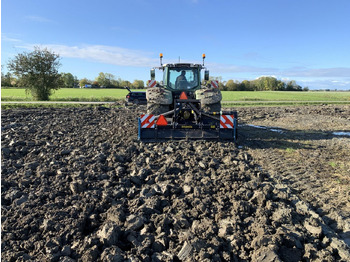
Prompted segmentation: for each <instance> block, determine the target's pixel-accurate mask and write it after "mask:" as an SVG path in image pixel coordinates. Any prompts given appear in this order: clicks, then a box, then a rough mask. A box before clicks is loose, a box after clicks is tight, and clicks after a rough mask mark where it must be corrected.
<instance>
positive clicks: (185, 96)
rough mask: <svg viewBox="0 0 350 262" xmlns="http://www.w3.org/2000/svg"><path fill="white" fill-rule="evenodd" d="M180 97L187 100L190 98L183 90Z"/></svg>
mask: <svg viewBox="0 0 350 262" xmlns="http://www.w3.org/2000/svg"><path fill="white" fill-rule="evenodd" d="M180 99H182V100H187V99H188V97H187V95H186V93H185V92H182V93H181V95H180Z"/></svg>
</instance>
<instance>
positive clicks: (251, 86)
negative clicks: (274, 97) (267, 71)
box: [210, 76, 309, 91]
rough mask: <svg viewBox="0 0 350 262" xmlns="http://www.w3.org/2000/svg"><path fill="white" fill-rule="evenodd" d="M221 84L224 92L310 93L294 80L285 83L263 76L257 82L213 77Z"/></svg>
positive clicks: (220, 86) (212, 78)
mask: <svg viewBox="0 0 350 262" xmlns="http://www.w3.org/2000/svg"><path fill="white" fill-rule="evenodd" d="M210 79H211V80H217V81H218V82H219V88H220V90H222V91H309V88H308V87H302V86H300V85H298V84H297V83H296V82H295V81H294V80H290V81H287V82H283V81H281V80H278V79H277V78H275V77H272V76H262V77H259V78H257V79H255V80H251V81H249V80H243V81H242V82H239V81H237V80H232V79H230V80H228V81H222V78H221V77H211V78H210Z"/></svg>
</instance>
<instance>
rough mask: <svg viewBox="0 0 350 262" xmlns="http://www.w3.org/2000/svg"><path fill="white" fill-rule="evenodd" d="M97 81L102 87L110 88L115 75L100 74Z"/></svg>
mask: <svg viewBox="0 0 350 262" xmlns="http://www.w3.org/2000/svg"><path fill="white" fill-rule="evenodd" d="M95 80H96V82H97V83H98V84H99V86H101V87H110V86H112V82H113V81H114V80H115V77H114V75H113V74H110V73H103V72H100V73H99V74H98V77H96V79H95Z"/></svg>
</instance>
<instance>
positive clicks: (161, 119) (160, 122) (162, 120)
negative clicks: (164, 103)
mask: <svg viewBox="0 0 350 262" xmlns="http://www.w3.org/2000/svg"><path fill="white" fill-rule="evenodd" d="M167 124H168V121H166V118H165V116H163V115H160V116H159V118H158V120H157V122H156V125H157V126H166V125H167Z"/></svg>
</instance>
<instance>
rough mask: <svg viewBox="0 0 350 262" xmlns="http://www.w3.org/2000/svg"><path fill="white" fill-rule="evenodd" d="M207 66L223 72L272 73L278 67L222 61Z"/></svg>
mask: <svg viewBox="0 0 350 262" xmlns="http://www.w3.org/2000/svg"><path fill="white" fill-rule="evenodd" d="M207 67H208V68H210V70H211V71H213V72H221V73H260V74H262V73H266V74H270V73H271V74H272V73H273V72H275V71H276V70H277V69H276V68H269V67H257V66H245V65H232V64H221V63H208V64H207Z"/></svg>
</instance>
